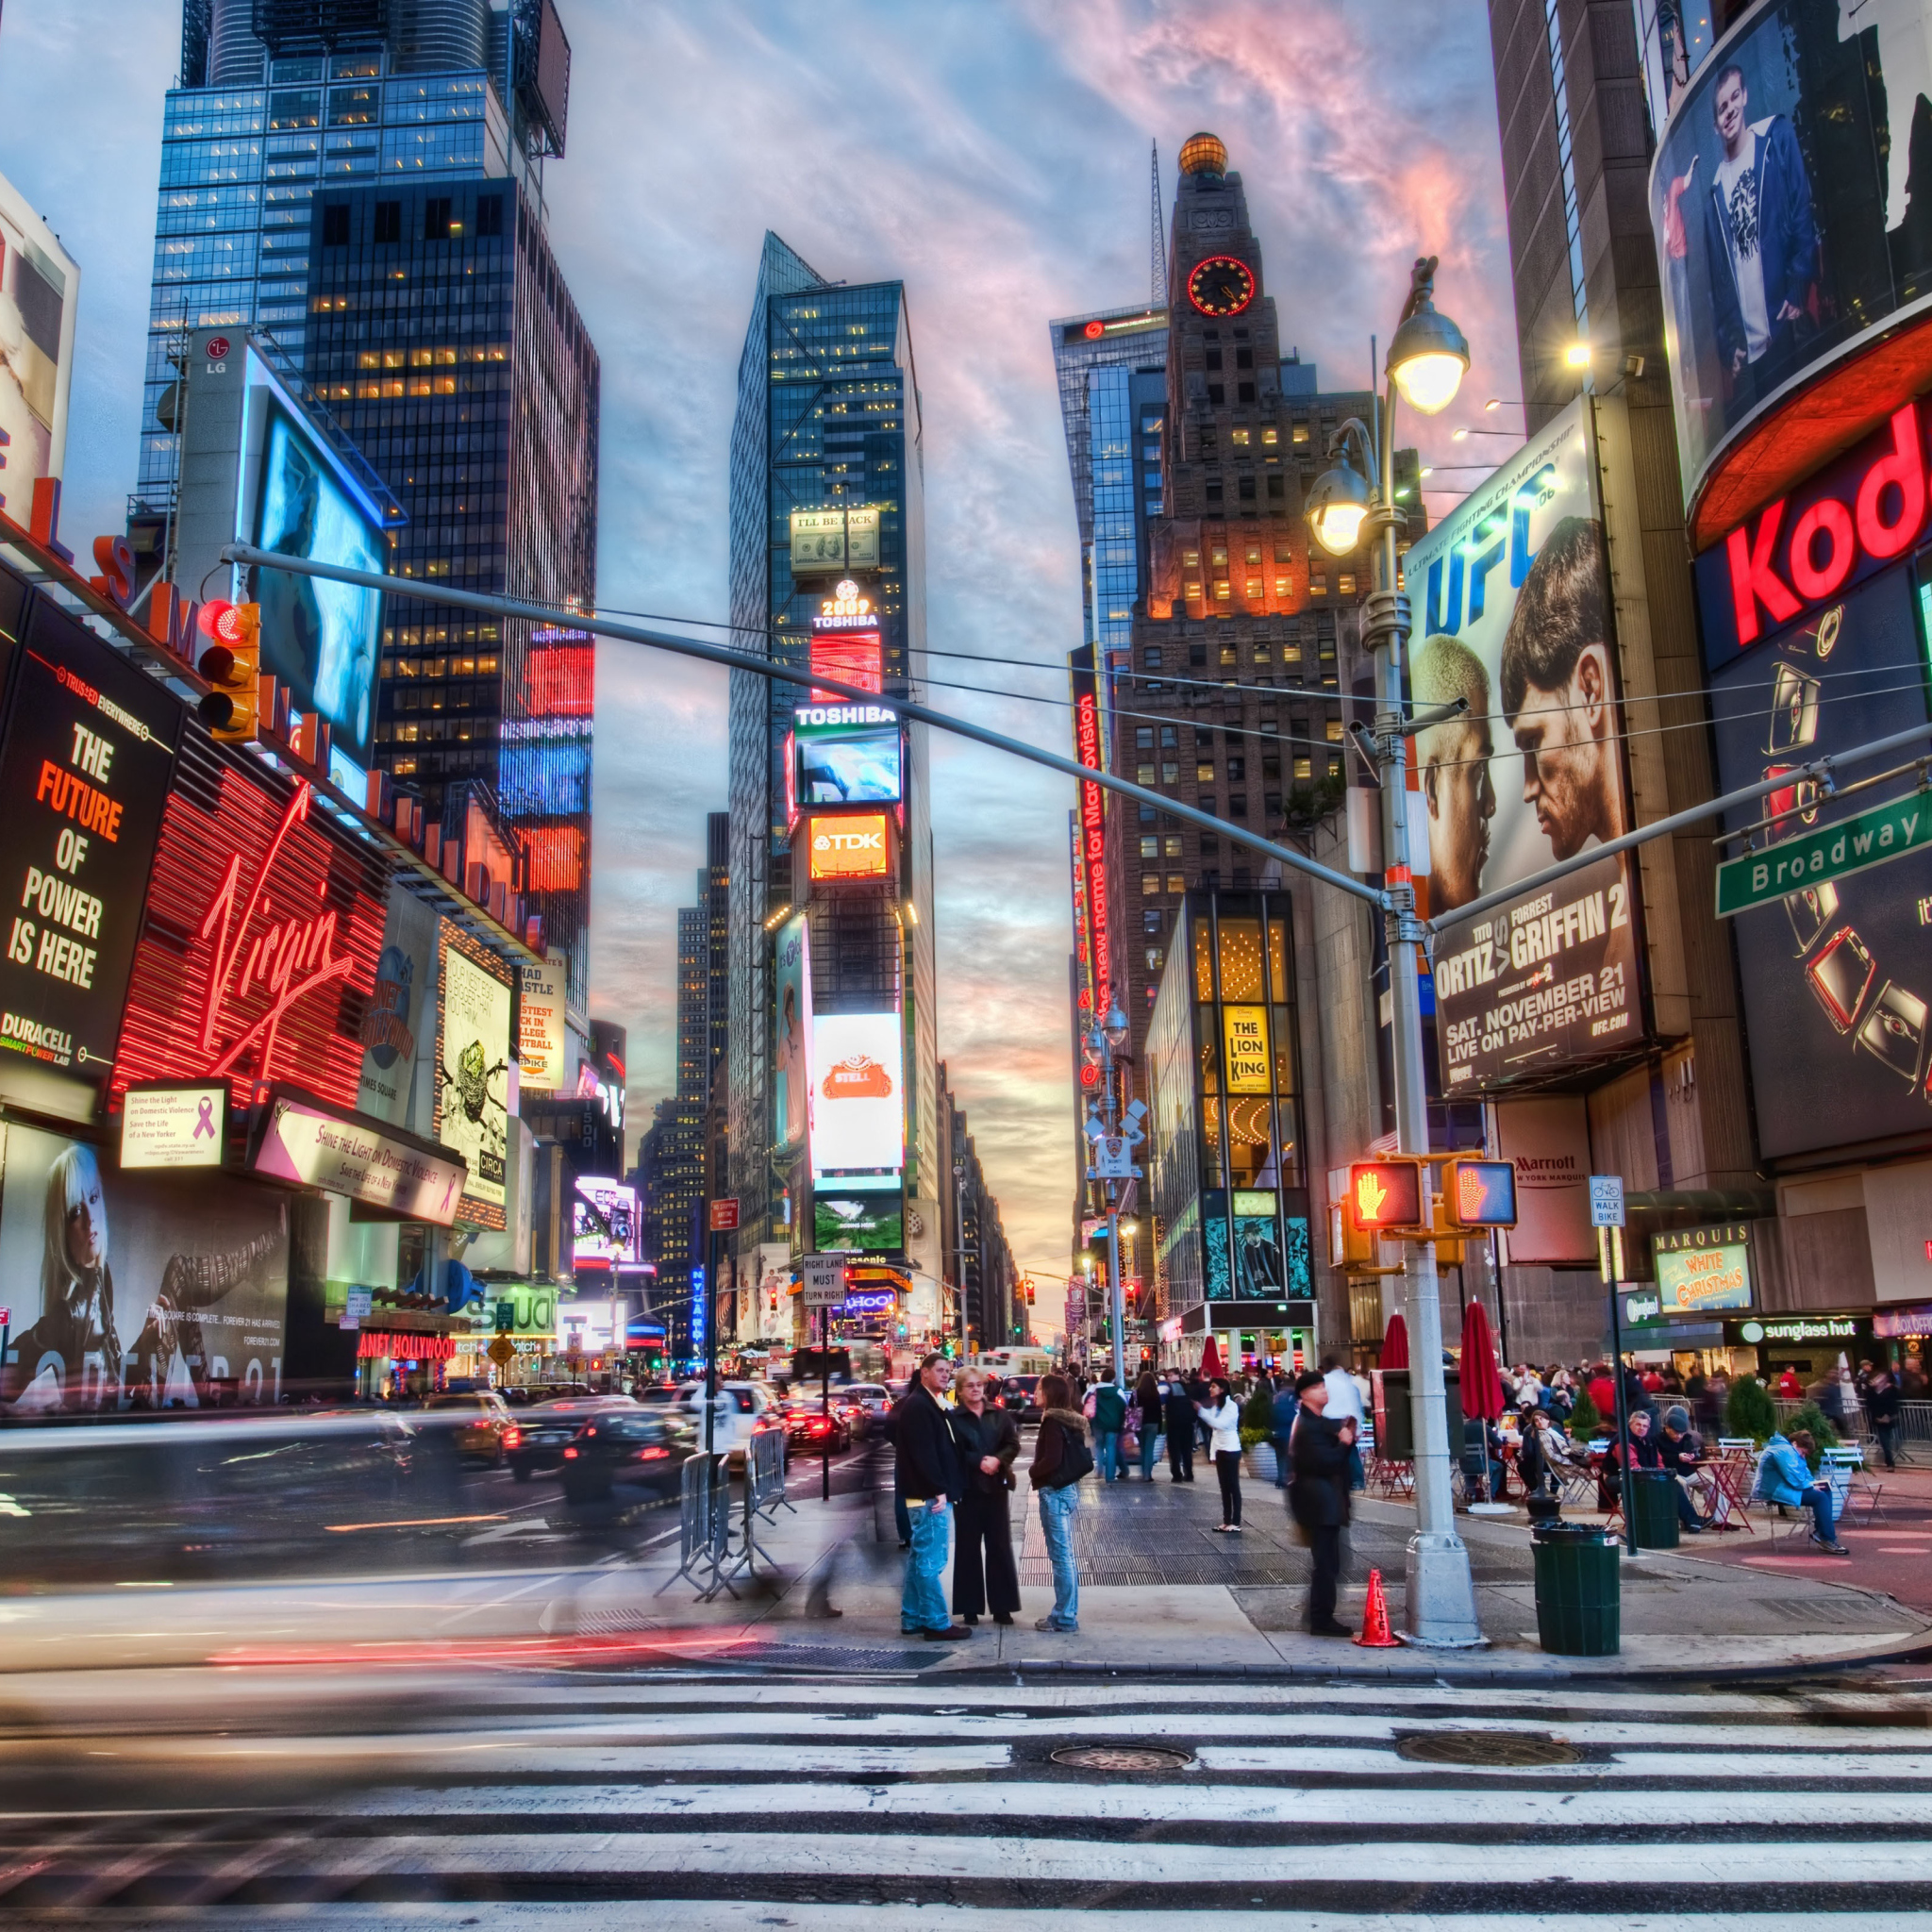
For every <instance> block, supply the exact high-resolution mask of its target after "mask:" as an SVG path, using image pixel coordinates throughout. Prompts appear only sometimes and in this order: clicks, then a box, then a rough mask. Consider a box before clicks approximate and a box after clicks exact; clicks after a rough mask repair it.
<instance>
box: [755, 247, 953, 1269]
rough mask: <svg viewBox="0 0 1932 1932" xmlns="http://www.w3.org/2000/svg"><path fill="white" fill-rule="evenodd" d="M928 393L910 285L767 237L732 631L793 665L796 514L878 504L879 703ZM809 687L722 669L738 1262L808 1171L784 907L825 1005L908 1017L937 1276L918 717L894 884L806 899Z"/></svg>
mask: <svg viewBox="0 0 1932 1932" xmlns="http://www.w3.org/2000/svg"><path fill="white" fill-rule="evenodd" d="M921 461H922V458H921V449H920V401H919V390H918V383H917V378H916V375H915V371H914V367H913V358H912V336H911V327H910V321H909V317H908V311H907V307H906V295H905V289H904V286H903V285H902V284H901V283H899V282H896V281H888V282H871V283H862V284H857V285H845V284H838V285H834V284H832V283H829V282H827V281H826V280H825V279H824V277H823V276H821V275H818V274H817V272H816V271H814V270H813V269H812V268H810V267H809V266H808V264H807V263H806V262H805V261H804V260H802V259H801V258H800V257H799V256H798V255H797V254H796V253H795V252H794V251H793V250H792V249H791V248H790V247H788V246H787V245H786V244H785V242H782V241H781V240H780V239H779V238H778V237H777V236H776V235H771V234H768V235H767V236H766V237H765V244H764V250H763V255H762V258H761V259H760V262H759V267H758V287H757V291H756V294H755V297H754V300H753V305H752V315H751V324H750V326H749V328H748V329H747V331H746V335H745V341H744V349H743V353H742V355H741V358H740V362H739V382H738V411H737V417H736V420H735V422H734V425H733V428H732V439H731V622H732V625H733V630H734V638H733V641H734V644H735V645H736V647H737V648H738V649H739V650H741V651H750V652H754V653H756V654H758V656H761V657H765V658H770V659H771V660H773V661H774V662H776V663H781V664H784V665H786V666H788V667H796V668H797V669H798V670H799V671H800V672H801V674H803V673H804V672H805V671H806V669H807V667H808V663H809V660H810V653H811V641H812V628H811V625H812V619H813V617H814V615H815V614H817V612H818V611H819V608H820V604H821V601H822V600H823V599H824V597H825V596H826V595H827V593H828V592H829V591H831V589H832V586H831V584H830V583H829V582H828V581H826V580H825V579H824V578H823V577H820V578H817V579H814V580H812V581H809V582H808V583H800V582H798V581H795V580H794V578H793V575H792V572H791V513H792V512H793V511H794V510H801V509H823V508H837V507H840V506H841V505H842V506H845V507H848V508H858V507H861V506H863V507H870V508H875V509H876V510H877V511H878V545H879V550H878V562H877V566H876V568H875V569H873V568H868V569H867V570H866V571H865V572H863V573H862V575H863V577H864V583H865V590H866V593H867V595H868V597H869V598H870V600H871V601H872V603H873V607H874V610H875V611H876V613H877V615H878V620H879V622H878V633H879V645H880V669H881V683H882V694H883V695H884V696H885V697H887V698H889V699H890V698H891V697H909V696H913V695H915V693H916V684H915V679H916V676H917V674H918V667H919V661H920V654H921V653H922V652H923V650H924V644H925V608H924V586H925V558H924V497H923V487H922V486H923V478H922V471H921ZM807 697H808V685H807V684H806V682H805V681H804V678H803V676H801V680H800V682H799V683H796V684H792V683H789V682H784V683H781V682H776V681H774V680H770V679H766V678H761V677H758V676H756V675H751V674H749V673H738V672H734V673H733V674H732V678H731V718H730V813H731V854H730V928H731V944H730V958H731V987H730V1001H731V1014H732V1027H731V1053H730V1067H729V1091H730V1108H731V1116H730V1171H731V1191H732V1192H733V1193H734V1194H736V1195H737V1196H738V1197H739V1201H740V1215H741V1224H740V1233H739V1253H740V1255H741V1257H749V1256H750V1254H751V1252H752V1250H753V1249H754V1248H755V1247H756V1246H757V1245H758V1243H760V1242H765V1241H788V1240H790V1241H791V1242H792V1245H793V1247H794V1250H796V1249H797V1248H799V1247H800V1246H803V1247H809V1246H810V1245H811V1243H810V1241H808V1240H802V1239H800V1238H799V1237H800V1228H799V1217H800V1215H801V1214H802V1213H803V1211H804V1206H805V1203H806V1201H807V1198H808V1187H809V1174H808V1170H807V1167H806V1164H805V1162H804V1159H803V1158H802V1150H799V1151H794V1152H792V1153H789V1154H786V1155H783V1156H780V1155H778V1154H776V1153H774V1145H773V1141H774V1118H773V1081H772V1047H773V998H774V988H773V965H772V950H773V937H772V933H773V928H774V926H775V925H776V924H777V923H778V920H779V917H780V916H781V915H782V914H784V913H785V911H786V910H787V908H794V907H795V908H809V910H810V912H811V919H812V928H811V931H812V994H813V1001H814V1005H815V1008H816V1009H817V1010H818V1011H820V1012H822V1013H824V1012H836V1011H839V1010H841V1008H845V1009H849V1010H856V1011H866V1010H878V1009H880V1008H879V1002H880V1001H881V999H886V1000H887V1002H888V1003H889V1004H891V1003H897V1004H898V1005H899V1007H900V1010H901V1012H902V1014H903V1016H904V1018H905V1042H904V1043H905V1065H906V1070H907V1071H906V1086H907V1100H908V1108H907V1114H908V1122H907V1147H906V1180H905V1200H906V1214H905V1229H906V1233H905V1257H906V1266H907V1267H908V1268H909V1269H910V1270H912V1271H913V1272H915V1273H924V1274H926V1275H927V1276H929V1277H931V1278H932V1279H933V1280H934V1282H935V1284H936V1279H937V1276H938V1275H939V1274H940V1273H941V1258H940V1254H939V1238H938V1226H939V1213H938V1198H939V1189H940V1188H941V1186H942V1185H944V1184H945V1182H944V1179H943V1177H942V1176H941V1175H940V1174H939V1173H938V1171H937V1170H938V1164H939V1163H938V1158H937V1148H938V1134H939V1127H938V1109H937V1091H936V1089H937V1080H938V1058H939V1057H938V1035H937V1029H936V1025H935V1018H934V991H935V964H934V951H933V926H932V837H931V829H930V825H929V824H928V820H927V800H926V792H925V778H926V769H927V761H926V747H925V734H924V728H923V727H921V726H919V725H913V726H911V727H910V728H909V730H908V734H907V736H908V749H907V758H906V774H905V786H904V804H903V807H902V808H901V810H902V812H903V824H902V825H901V828H900V836H901V842H902V846H903V852H904V863H903V867H902V868H901V871H900V876H899V878H898V882H897V884H896V886H895V885H894V884H893V883H892V882H891V880H890V879H883V878H882V879H880V880H878V881H877V882H876V883H875V884H874V883H871V882H864V883H855V882H851V881H846V882H842V883H841V887H840V890H839V891H838V892H837V894H836V895H829V894H826V893H825V892H824V891H823V889H822V890H821V891H819V892H817V893H814V892H813V891H812V890H811V885H810V882H809V880H808V876H807V871H808V868H807V866H806V864H805V859H804V854H803V853H802V852H795V851H794V845H793V836H794V822H793V813H792V811H791V808H790V806H789V804H788V792H787V785H786V771H785V758H786V743H787V736H788V733H789V732H790V730H791V714H792V709H793V708H794V706H796V705H799V704H803V703H804V702H805V701H806V699H807Z"/></svg>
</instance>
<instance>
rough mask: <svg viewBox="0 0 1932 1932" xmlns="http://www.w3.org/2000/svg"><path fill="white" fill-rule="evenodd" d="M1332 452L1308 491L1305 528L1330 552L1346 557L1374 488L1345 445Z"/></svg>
mask: <svg viewBox="0 0 1932 1932" xmlns="http://www.w3.org/2000/svg"><path fill="white" fill-rule="evenodd" d="M1334 454H1335V464H1334V467H1333V468H1332V469H1327V470H1324V471H1323V472H1322V474H1321V475H1319V476H1317V477H1316V478H1315V487H1314V488H1313V489H1312V490H1310V491H1308V512H1307V514H1308V528H1309V529H1311V530H1312V531H1313V532H1314V533H1315V541H1317V542H1318V543H1320V544H1321V546H1322V548H1323V549H1324V550H1325V551H1327V552H1328V553H1329V555H1330V556H1333V557H1346V556H1347V555H1348V553H1349V552H1350V551H1351V550H1353V549H1354V548H1355V546H1356V544H1357V542H1358V541H1360V540H1361V534H1362V519H1363V518H1364V517H1366V516H1367V515H1368V513H1369V503H1370V500H1371V497H1372V495H1373V493H1374V492H1373V491H1371V490H1370V489H1369V483H1368V478H1367V477H1365V476H1364V475H1362V474H1361V472H1360V471H1359V470H1357V468H1356V467H1355V465H1354V464H1353V463H1351V462H1350V461H1349V459H1348V451H1347V450H1346V449H1345V448H1339V449H1337V450H1336V451H1335V453H1334Z"/></svg>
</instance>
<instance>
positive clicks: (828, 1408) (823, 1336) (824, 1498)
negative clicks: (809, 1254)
mask: <svg viewBox="0 0 1932 1932" xmlns="http://www.w3.org/2000/svg"><path fill="white" fill-rule="evenodd" d="M839 1265H840V1272H841V1274H842V1273H843V1272H844V1263H843V1262H842V1261H841V1263H840V1264H839ZM819 1414H820V1415H821V1416H822V1417H823V1418H824V1424H825V1433H824V1438H823V1439H822V1440H823V1441H824V1455H822V1456H821V1457H819V1501H820V1502H821V1503H829V1502H830V1501H831V1500H832V1309H831V1305H830V1304H829V1303H827V1304H826V1306H825V1307H823V1308H821V1309H820V1310H819Z"/></svg>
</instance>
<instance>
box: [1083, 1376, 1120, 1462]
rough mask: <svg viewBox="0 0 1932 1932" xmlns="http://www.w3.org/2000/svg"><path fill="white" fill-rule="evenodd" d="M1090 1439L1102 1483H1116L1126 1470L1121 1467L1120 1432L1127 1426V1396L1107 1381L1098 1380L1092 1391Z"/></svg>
mask: <svg viewBox="0 0 1932 1932" xmlns="http://www.w3.org/2000/svg"><path fill="white" fill-rule="evenodd" d="M1092 1404H1093V1406H1092V1407H1091V1409H1090V1410H1089V1411H1088V1413H1089V1414H1090V1415H1091V1417H1092V1419H1093V1442H1094V1452H1095V1457H1096V1459H1097V1460H1098V1462H1099V1464H1100V1479H1101V1481H1102V1482H1107V1483H1115V1482H1119V1481H1120V1479H1121V1477H1122V1476H1123V1475H1124V1474H1126V1472H1125V1471H1124V1469H1123V1468H1122V1467H1121V1432H1122V1431H1123V1430H1124V1428H1125V1427H1126V1425H1127V1398H1126V1397H1125V1396H1124V1395H1123V1394H1122V1393H1121V1391H1120V1390H1119V1389H1117V1388H1116V1387H1115V1386H1114V1384H1113V1383H1111V1382H1102V1383H1100V1384H1099V1385H1098V1386H1097V1387H1096V1388H1095V1389H1094V1390H1093V1391H1092Z"/></svg>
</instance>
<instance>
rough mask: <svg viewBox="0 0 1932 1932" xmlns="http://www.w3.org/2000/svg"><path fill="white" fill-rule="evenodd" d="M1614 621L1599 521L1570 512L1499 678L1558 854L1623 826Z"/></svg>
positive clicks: (1522, 598)
mask: <svg viewBox="0 0 1932 1932" xmlns="http://www.w3.org/2000/svg"><path fill="white" fill-rule="evenodd" d="M1607 628H1608V626H1607V622H1606V616H1605V598H1604V566H1603V536H1602V530H1601V527H1600V526H1599V525H1597V524H1596V523H1595V522H1594V521H1593V520H1591V519H1587V518H1584V517H1565V518H1564V519H1563V520H1562V521H1561V522H1560V523H1559V524H1557V526H1556V527H1555V528H1554V529H1553V530H1552V531H1551V532H1550V534H1549V536H1548V537H1547V538H1546V539H1545V540H1544V542H1543V546H1542V548H1541V550H1539V551H1538V552H1537V554H1536V560H1535V562H1533V563H1532V564H1531V565H1530V567H1529V575H1527V576H1526V577H1525V578H1524V585H1523V590H1522V592H1521V594H1520V595H1519V596H1518V598H1517V600H1516V609H1515V612H1514V614H1513V615H1512V616H1511V617H1510V620H1509V628H1508V631H1507V634H1506V635H1505V637H1504V639H1503V662H1502V679H1501V681H1502V686H1503V716H1504V718H1505V720H1506V721H1507V724H1508V725H1509V728H1510V730H1511V732H1512V733H1513V734H1514V735H1515V739H1516V748H1517V750H1518V751H1520V752H1521V753H1522V754H1523V802H1524V804H1525V805H1529V806H1533V807H1534V808H1536V820H1537V824H1539V825H1540V826H1541V828H1542V832H1543V836H1544V837H1545V838H1546V839H1548V840H1549V841H1550V850H1551V853H1552V855H1553V856H1554V857H1555V858H1571V857H1572V856H1573V855H1574V854H1575V853H1578V852H1581V851H1582V850H1583V848H1584V846H1585V845H1587V844H1588V843H1589V842H1590V841H1591V839H1601V840H1605V841H1608V840H1611V839H1615V838H1619V837H1621V836H1622V835H1623V832H1624V791H1623V785H1622V783H1621V779H1620V774H1619V771H1618V766H1617V740H1618V737H1619V735H1620V726H1619V712H1618V708H1617V701H1616V694H1615V691H1614V688H1613V685H1612V681H1611V675H1610V653H1609V647H1608V644H1607V642H1606V634H1607ZM1472 708H1474V707H1472ZM1485 836H1487V835H1485ZM1433 862H1434V848H1433V846H1432V847H1431V863H1433Z"/></svg>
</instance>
